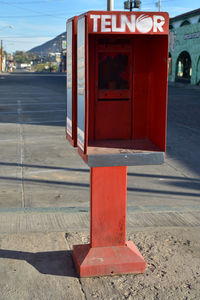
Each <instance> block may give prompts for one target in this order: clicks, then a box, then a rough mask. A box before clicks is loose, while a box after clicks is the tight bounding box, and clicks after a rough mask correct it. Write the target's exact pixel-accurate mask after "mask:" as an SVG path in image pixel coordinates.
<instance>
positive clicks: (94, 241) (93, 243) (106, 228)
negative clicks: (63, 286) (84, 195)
mask: <svg viewBox="0 0 200 300" xmlns="http://www.w3.org/2000/svg"><path fill="white" fill-rule="evenodd" d="M90 188H91V203H90V205H91V232H90V244H89V245H78V246H74V249H73V257H74V261H75V264H76V267H77V271H78V273H79V275H80V277H90V276H102V275H114V274H128V273H143V272H144V271H145V266H146V264H145V261H144V259H143V257H142V255H141V254H140V252H139V251H138V249H137V247H136V246H135V245H134V243H133V242H131V241H128V242H126V190H127V167H97V168H91V186H90Z"/></svg>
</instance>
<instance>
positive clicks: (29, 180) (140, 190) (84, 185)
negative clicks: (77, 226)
mask: <svg viewBox="0 0 200 300" xmlns="http://www.w3.org/2000/svg"><path fill="white" fill-rule="evenodd" d="M0 180H6V181H9V180H10V181H19V182H21V178H16V177H9V176H8V177H4V176H0ZM173 180H176V177H174V178H173ZM23 182H27V183H33V184H34V183H36V184H50V185H52V184H55V185H62V186H71V187H77V188H78V187H81V188H89V187H90V185H89V184H87V183H78V182H69V181H56V180H41V179H32V178H24V179H23ZM164 184H167V185H170V184H171V185H175V186H179V184H178V182H177V183H175V182H167V183H166V182H164ZM189 184H190V183H188V182H187V179H186V180H185V181H184V182H181V187H185V188H189V187H188V185H189ZM190 188H191V189H193V190H194V189H197V190H198V191H199V190H200V184H199V183H196V184H194V183H193V182H192V186H191V187H190ZM127 191H128V192H136V193H147V194H160V195H175V196H187V197H196V198H197V200H199V197H200V195H199V193H198V194H197V193H190V192H181V191H171V190H169V189H167V190H164V189H163V188H162V189H147V188H146V189H145V188H131V187H128V188H127Z"/></svg>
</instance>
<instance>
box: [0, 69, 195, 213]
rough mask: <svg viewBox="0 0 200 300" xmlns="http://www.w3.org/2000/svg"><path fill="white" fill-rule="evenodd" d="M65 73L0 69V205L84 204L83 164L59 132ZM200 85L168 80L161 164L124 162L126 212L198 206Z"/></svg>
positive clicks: (54, 206)
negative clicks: (2, 71)
mask: <svg viewBox="0 0 200 300" xmlns="http://www.w3.org/2000/svg"><path fill="white" fill-rule="evenodd" d="M65 80H66V79H65V76H64V75H63V74H12V75H1V76H0V93H1V98H0V137H1V138H0V143H1V159H0V164H1V168H0V170H1V171H0V172H1V184H0V189H1V193H0V211H2V212H4V211H10V212H17V211H23V210H24V209H29V210H35V211H37V210H38V211H40V210H41V209H43V211H45V209H46V211H51V210H52V211H53V210H58V209H59V208H60V209H61V210H62V211H63V210H68V211H69V210H71V211H73V209H74V210H75V211H81V210H83V211H88V210H89V168H88V167H87V165H85V164H84V163H83V161H82V160H81V159H80V157H79V155H78V154H77V151H76V149H73V148H72V147H71V146H70V145H69V143H68V142H67V141H66V139H65V109H66V100H65ZM199 99H200V90H199V89H198V88H196V89H195V88H189V87H187V86H180V87H175V86H174V85H170V86H169V100H168V133H167V137H168V138H167V156H166V162H165V164H164V165H159V166H144V167H143V166H139V167H129V168H128V203H127V205H128V211H141V212H149V211H151V212H152V211H164V210H166V211H177V210H178V211H179V212H180V211H182V212H185V211H188V210H195V211H196V210H197V209H199V210H200V195H199V190H200V189H199V188H200V183H199V175H200V163H199V151H200V118H199V116H200V101H199Z"/></svg>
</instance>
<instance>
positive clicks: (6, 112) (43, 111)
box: [0, 101, 64, 115]
mask: <svg viewBox="0 0 200 300" xmlns="http://www.w3.org/2000/svg"><path fill="white" fill-rule="evenodd" d="M20 102H21V101H20ZM49 112H53V113H55V112H64V110H63V109H54V110H52V109H51V110H27V111H23V114H24V115H25V114H32V113H49ZM17 114H18V109H17V112H15V111H14V112H13V111H3V112H0V115H17Z"/></svg>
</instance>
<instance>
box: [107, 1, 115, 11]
mask: <svg viewBox="0 0 200 300" xmlns="http://www.w3.org/2000/svg"><path fill="white" fill-rule="evenodd" d="M107 10H108V11H111V10H114V0H107Z"/></svg>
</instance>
